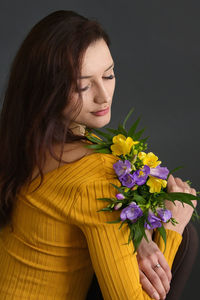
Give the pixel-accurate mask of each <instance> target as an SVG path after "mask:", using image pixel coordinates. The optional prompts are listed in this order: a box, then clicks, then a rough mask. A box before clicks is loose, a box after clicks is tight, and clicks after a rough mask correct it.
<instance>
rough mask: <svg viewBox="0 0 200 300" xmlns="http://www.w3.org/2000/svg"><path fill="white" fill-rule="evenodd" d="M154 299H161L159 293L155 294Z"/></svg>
mask: <svg viewBox="0 0 200 300" xmlns="http://www.w3.org/2000/svg"><path fill="white" fill-rule="evenodd" d="M153 298H154V299H156V300H160V297H159V295H158V293H157V292H154V293H153Z"/></svg>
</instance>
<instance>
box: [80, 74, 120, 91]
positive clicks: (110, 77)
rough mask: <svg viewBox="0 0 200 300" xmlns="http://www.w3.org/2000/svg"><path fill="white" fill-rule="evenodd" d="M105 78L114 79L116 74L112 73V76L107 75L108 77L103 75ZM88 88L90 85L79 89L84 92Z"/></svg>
mask: <svg viewBox="0 0 200 300" xmlns="http://www.w3.org/2000/svg"><path fill="white" fill-rule="evenodd" d="M103 78H104V79H106V80H112V79H114V78H115V75H110V76H107V77H103ZM87 89H88V86H86V87H84V88H82V89H81V88H80V89H79V91H81V92H84V91H86V90H87Z"/></svg>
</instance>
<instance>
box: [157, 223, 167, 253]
mask: <svg viewBox="0 0 200 300" xmlns="http://www.w3.org/2000/svg"><path fill="white" fill-rule="evenodd" d="M157 230H158V231H159V233H160V235H161V237H162V239H163V241H164V243H165V249H166V241H167V235H166V230H165V228H164V226H163V225H162V227H158V228H157ZM165 249H164V252H165ZM164 252H163V253H164Z"/></svg>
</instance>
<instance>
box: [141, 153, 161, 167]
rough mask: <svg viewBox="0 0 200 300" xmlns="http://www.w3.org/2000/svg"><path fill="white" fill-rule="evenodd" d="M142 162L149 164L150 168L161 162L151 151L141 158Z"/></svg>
mask: <svg viewBox="0 0 200 300" xmlns="http://www.w3.org/2000/svg"><path fill="white" fill-rule="evenodd" d="M142 161H143V164H144V165H147V166H149V167H150V168H156V167H157V166H158V165H160V164H161V161H159V160H158V157H157V156H156V155H155V154H153V153H152V152H149V153H147V155H146V156H145V157H144V158H143V160H142Z"/></svg>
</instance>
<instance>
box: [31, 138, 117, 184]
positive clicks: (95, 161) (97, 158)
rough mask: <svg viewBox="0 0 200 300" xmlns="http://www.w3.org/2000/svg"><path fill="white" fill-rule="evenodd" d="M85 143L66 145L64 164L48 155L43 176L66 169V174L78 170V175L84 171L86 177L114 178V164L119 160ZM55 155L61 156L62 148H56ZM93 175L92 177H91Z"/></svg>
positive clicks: (34, 173)
mask: <svg viewBox="0 0 200 300" xmlns="http://www.w3.org/2000/svg"><path fill="white" fill-rule="evenodd" d="M85 145H86V143H85V142H77V143H73V144H66V145H64V149H63V153H62V162H60V163H59V161H58V160H56V159H55V158H53V157H52V155H50V154H47V155H46V162H45V165H44V167H43V169H42V171H43V174H44V175H45V174H49V173H50V174H51V175H53V174H54V170H57V171H59V170H62V171H63V170H64V169H65V168H66V173H69V170H70V169H71V170H73V173H74V170H76V172H77V174H80V173H79V172H82V170H84V174H85V176H87V178H88V179H89V177H91V176H93V177H94V178H95V174H96V175H97V176H99V175H101V176H104V175H105V176H108V177H110V176H111V177H113V175H114V174H115V173H114V169H113V164H114V163H115V162H116V161H117V160H118V158H117V157H116V156H114V155H112V154H105V153H98V152H95V150H94V149H90V148H86V147H85ZM53 151H54V153H55V154H56V156H57V157H59V156H60V147H59V146H56V147H54V148H53ZM38 174H39V173H38V170H37V169H35V170H34V172H33V176H32V178H33V179H34V178H36V177H37V176H38ZM90 175H91V176H90Z"/></svg>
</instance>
